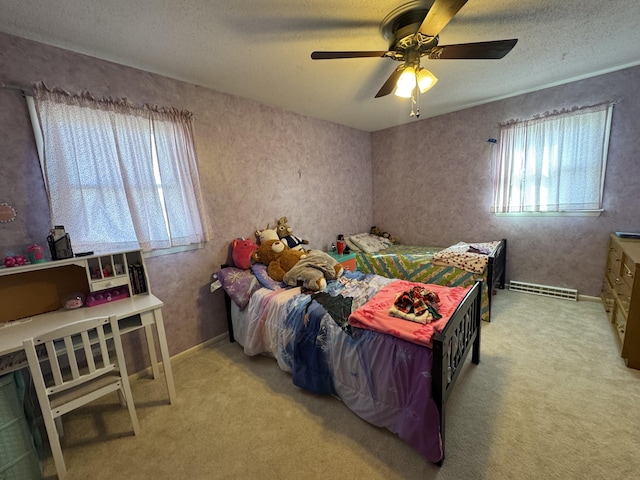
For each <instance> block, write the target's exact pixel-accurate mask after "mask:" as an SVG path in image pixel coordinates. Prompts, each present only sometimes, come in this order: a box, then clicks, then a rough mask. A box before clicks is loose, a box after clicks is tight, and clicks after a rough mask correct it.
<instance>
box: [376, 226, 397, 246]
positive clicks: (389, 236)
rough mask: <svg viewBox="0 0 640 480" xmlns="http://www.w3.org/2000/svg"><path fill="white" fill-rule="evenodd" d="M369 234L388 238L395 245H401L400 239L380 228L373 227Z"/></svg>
mask: <svg viewBox="0 0 640 480" xmlns="http://www.w3.org/2000/svg"><path fill="white" fill-rule="evenodd" d="M369 233H371V234H372V235H377V236H378V237H382V238H386V239H387V240H389V242H390V243H391V244H393V245H397V244H398V243H400V240H399V239H398V237H394V236H393V235H391V234H390V233H389V232H383V231H382V230H380V229H379V228H378V227H371V230H370V232H369Z"/></svg>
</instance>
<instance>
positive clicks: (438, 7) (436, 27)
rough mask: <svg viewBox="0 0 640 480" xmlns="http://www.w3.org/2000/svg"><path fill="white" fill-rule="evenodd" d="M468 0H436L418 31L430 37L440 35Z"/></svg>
mask: <svg viewBox="0 0 640 480" xmlns="http://www.w3.org/2000/svg"><path fill="white" fill-rule="evenodd" d="M467 1H468V0H436V1H435V2H433V5H431V8H430V9H429V13H427V16H426V17H424V20H423V21H422V24H421V25H420V28H418V32H420V33H421V34H423V35H427V36H429V37H435V36H436V35H438V34H439V33H440V32H441V31H442V29H443V28H444V27H446V26H447V24H448V23H449V22H450V21H451V19H452V18H453V17H454V16H455V14H456V13H458V11H459V10H460V9H461V8H462V7H464V4H465V3H467Z"/></svg>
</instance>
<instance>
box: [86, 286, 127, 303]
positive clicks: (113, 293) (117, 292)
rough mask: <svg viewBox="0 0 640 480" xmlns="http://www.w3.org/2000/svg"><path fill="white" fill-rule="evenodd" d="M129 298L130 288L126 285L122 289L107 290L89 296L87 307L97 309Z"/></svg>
mask: <svg viewBox="0 0 640 480" xmlns="http://www.w3.org/2000/svg"><path fill="white" fill-rule="evenodd" d="M128 296H129V288H128V287H127V286H126V285H124V286H121V287H114V288H107V289H105V290H99V291H97V292H93V293H90V294H89V295H87V299H86V301H85V305H86V306H87V307H95V306H96V305H102V304H103V303H108V302H113V301H115V300H120V299H122V298H127V297H128Z"/></svg>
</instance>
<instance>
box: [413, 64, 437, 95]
mask: <svg viewBox="0 0 640 480" xmlns="http://www.w3.org/2000/svg"><path fill="white" fill-rule="evenodd" d="M417 77H418V88H419V89H420V93H424V92H426V91H427V90H429V89H430V88H431V87H433V86H434V85H435V84H436V82H437V81H438V79H437V78H436V76H435V75H434V74H433V73H431V72H430V71H429V70H427V69H426V68H421V69H420V70H418V75H417Z"/></svg>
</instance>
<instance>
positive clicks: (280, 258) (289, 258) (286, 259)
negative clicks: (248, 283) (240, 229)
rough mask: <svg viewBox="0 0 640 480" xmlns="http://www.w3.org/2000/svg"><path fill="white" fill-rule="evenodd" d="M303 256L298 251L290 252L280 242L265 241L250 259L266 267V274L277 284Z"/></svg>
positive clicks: (302, 253)
mask: <svg viewBox="0 0 640 480" xmlns="http://www.w3.org/2000/svg"><path fill="white" fill-rule="evenodd" d="M303 256H304V252H301V251H300V250H291V249H290V248H289V247H287V246H286V245H285V244H284V243H283V242H282V241H280V240H265V241H264V242H262V243H260V246H259V247H258V249H257V250H256V251H255V252H253V255H252V259H253V261H254V262H257V263H264V264H265V265H266V266H267V273H268V274H269V276H270V277H271V278H273V279H274V280H275V281H277V282H281V281H282V279H283V278H284V275H285V274H286V273H287V272H288V271H289V270H291V269H292V268H293V267H294V265H295V264H296V263H298V260H300V258H301V257H303Z"/></svg>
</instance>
